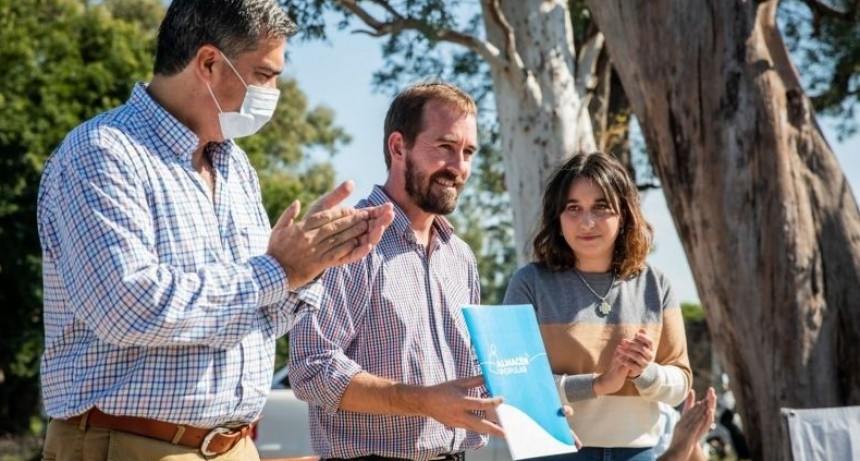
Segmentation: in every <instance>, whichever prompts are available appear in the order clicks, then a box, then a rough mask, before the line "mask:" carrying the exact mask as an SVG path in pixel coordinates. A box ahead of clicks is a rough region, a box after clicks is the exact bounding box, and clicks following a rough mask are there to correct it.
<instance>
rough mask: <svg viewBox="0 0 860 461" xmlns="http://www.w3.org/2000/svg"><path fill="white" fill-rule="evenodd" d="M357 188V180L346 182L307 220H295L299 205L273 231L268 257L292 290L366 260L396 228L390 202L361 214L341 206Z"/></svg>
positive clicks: (319, 203) (286, 212)
mask: <svg viewBox="0 0 860 461" xmlns="http://www.w3.org/2000/svg"><path fill="white" fill-rule="evenodd" d="M354 187H355V185H354V184H353V182H352V181H346V182H344V183H342V184H341V185H340V186H338V187H336V188H335V189H334V190H333V191H331V192H329V193H328V194H326V195H324V196H322V197H321V198H320V199H318V200H317V201H316V202H314V203H313V205H311V207H310V209H309V210H308V213H307V215H306V216H305V217H304V219H302V220H301V221H295V218H296V216H298V214H299V211H300V209H301V205H300V204H299V202H298V201H295V202H293V203H292V204H291V205H290V206H289V207H288V208H287V209H286V210H284V213H283V214H282V215H281V217H280V218H279V219H278V222H277V223H276V224H275V225H274V227H273V228H272V234H271V236H270V237H269V247H268V250H267V252H266V253H267V254H269V255H271V256H272V257H274V258H275V259H276V260H277V261H278V263H279V264H280V265H281V267H283V268H284V270H285V271H286V273H287V279H288V281H289V288H290V289H291V290H295V289H297V288H299V287H302V286H304V285H306V284H307V283H308V282H310V281H311V280H313V279H314V278H315V277H317V276H318V275H319V274H321V273H322V272H323V271H324V270H325V269H327V268H329V267H331V266H334V265H339V264H348V263H350V262H353V261H357V260H359V259H361V258H363V257H364V256H366V255H367V254H368V253H370V250H371V249H372V248H373V246H374V245H375V244H377V243H379V240H380V239H381V238H382V233H383V231H384V230H385V228H386V227H387V226H388V225H389V224H391V221H392V220H393V219H394V211H393V206H392V205H391V204H390V203H388V204H385V205H380V206H377V207H370V208H363V209H358V210H357V209H355V208H352V207H343V206H339V204H340V203H341V202H342V201H343V200H344V199H346V197H348V196H349V194H350V193H351V192H352V190H353V188H354Z"/></svg>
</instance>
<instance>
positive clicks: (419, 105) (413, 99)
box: [382, 82, 478, 169]
mask: <svg viewBox="0 0 860 461" xmlns="http://www.w3.org/2000/svg"><path fill="white" fill-rule="evenodd" d="M433 100H439V101H442V102H445V103H447V104H451V105H453V106H454V107H456V108H457V109H459V110H461V111H462V112H463V113H464V114H467V115H476V114H477V113H478V107H477V106H476V105H475V101H474V100H473V99H472V97H471V96H469V95H468V93H466V92H465V91H463V90H461V89H460V88H457V87H456V86H454V85H449V84H447V83H441V82H429V83H418V84H415V85H412V86H410V87H408V88H406V89H405V90H403V91H401V92H400V94H398V95H397V96H395V98H394V101H391V106H389V107H388V113H387V114H386V115H385V137H384V139H383V144H382V145H383V152H385V167H386V168H389V169H390V168H391V152H389V151H388V138H389V137H390V136H391V133H394V132H395V131H397V132H400V133H401V134H402V135H403V140H404V141H405V142H406V147H407V148H411V147H412V145H413V144H414V143H415V138H416V137H417V136H418V133H420V132H421V128H422V126H423V123H424V106H425V105H427V102H428V101H433Z"/></svg>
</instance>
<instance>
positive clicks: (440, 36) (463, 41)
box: [334, 0, 506, 66]
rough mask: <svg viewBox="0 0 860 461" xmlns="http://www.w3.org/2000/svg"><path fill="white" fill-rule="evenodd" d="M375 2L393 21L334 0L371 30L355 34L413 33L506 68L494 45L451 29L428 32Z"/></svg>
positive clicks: (353, 2)
mask: <svg viewBox="0 0 860 461" xmlns="http://www.w3.org/2000/svg"><path fill="white" fill-rule="evenodd" d="M372 1H373V3H375V4H377V5H379V6H380V7H381V8H383V9H384V10H385V11H386V12H388V14H390V15H391V20H389V21H381V20H379V19H377V18H375V17H374V16H373V15H372V14H370V12H368V11H367V10H366V9H364V8H362V7H361V6H359V5H358V2H357V1H356V0H334V2H335V3H337V4H338V5H341V6H342V7H344V8H346V9H347V10H349V11H350V12H352V13H353V14H355V15H356V16H357V17H358V18H359V19H361V21H362V22H364V24H365V25H367V26H369V27H370V28H371V29H372V30H358V31H355V32H356V33H361V34H367V35H370V36H372V37H382V36H385V35H395V34H398V33H400V32H402V31H404V30H414V31H417V32H419V33H421V34H422V35H424V36H425V37H427V38H428V39H430V40H435V41H439V42H450V43H456V44H458V45H461V46H464V47H466V48H468V49H470V50H472V51H474V52H475V53H478V54H479V55H480V56H481V57H482V58H484V59H485V60H486V61H487V62H488V63H489V64H490V65H494V66H504V65H505V64H506V63H505V62H504V61H505V60H504V58H503V57H502V55H501V52H500V51H499V49H498V48H496V47H495V46H494V45H493V44H492V43H489V42H487V41H484V40H480V39H478V38H477V37H475V36H474V35H469V34H464V33H462V32H458V31H455V30H452V29H448V28H428V27H426V23H425V22H423V21H420V20H417V19H412V18H407V17H405V16H403V15H402V14H400V13H399V12H398V11H397V10H395V9H394V7H392V6H391V3H390V2H388V1H384V0H372Z"/></svg>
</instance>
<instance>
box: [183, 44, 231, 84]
mask: <svg viewBox="0 0 860 461" xmlns="http://www.w3.org/2000/svg"><path fill="white" fill-rule="evenodd" d="M223 59H224V58H223V57H222V56H221V53H220V52H219V51H218V48H215V47H214V46H212V45H203V46H201V47H200V48H198V49H197V53H195V54H194V57H193V58H192V60H191V65H192V66H194V74H195V75H197V77H198V78H200V80H201V81H203V82H205V83H210V84H211V83H213V81H217V79H218V73H217V72H215V67H216V63H218V62H219V61H222V60H223Z"/></svg>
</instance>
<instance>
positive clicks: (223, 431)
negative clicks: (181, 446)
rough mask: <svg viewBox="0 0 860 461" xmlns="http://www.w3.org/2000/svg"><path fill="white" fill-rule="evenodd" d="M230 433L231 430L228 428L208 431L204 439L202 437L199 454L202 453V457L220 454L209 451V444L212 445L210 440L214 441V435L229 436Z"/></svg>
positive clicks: (219, 427) (221, 427)
mask: <svg viewBox="0 0 860 461" xmlns="http://www.w3.org/2000/svg"><path fill="white" fill-rule="evenodd" d="M231 432H233V429H231V428H229V427H224V426H217V427H213V428H212V430H211V431H209V433H208V434H206V437H203V442H202V443H201V444H200V453H202V454H203V456H215V455H217V454H220V453H217V452H214V451H209V444H210V443H212V439H214V438H215V436H216V435H218V434H229V433H231Z"/></svg>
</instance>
